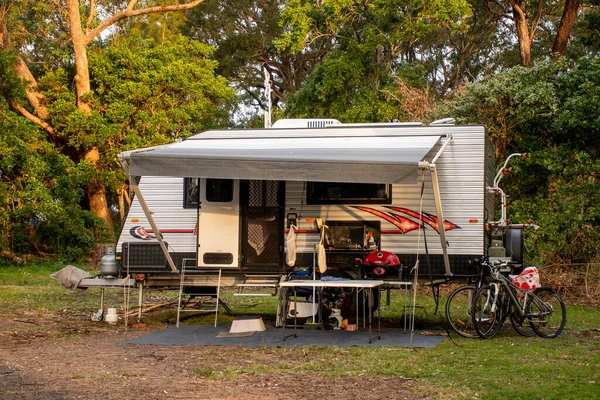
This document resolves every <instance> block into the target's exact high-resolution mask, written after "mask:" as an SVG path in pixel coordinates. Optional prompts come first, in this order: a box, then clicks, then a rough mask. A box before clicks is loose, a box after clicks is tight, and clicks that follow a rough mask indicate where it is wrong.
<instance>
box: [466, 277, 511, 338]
mask: <svg viewBox="0 0 600 400" xmlns="http://www.w3.org/2000/svg"><path fill="white" fill-rule="evenodd" d="M496 290H497V289H496V288H495V287H494V286H491V285H485V286H483V287H481V288H480V289H479V290H478V291H477V293H475V298H474V299H473V305H472V310H471V314H472V315H473V326H474V328H475V331H476V332H477V334H478V335H479V337H481V338H483V339H488V338H491V337H493V336H494V335H496V334H497V333H498V331H499V330H500V327H501V326H502V322H503V320H504V318H503V317H502V304H500V302H501V297H502V296H496Z"/></svg>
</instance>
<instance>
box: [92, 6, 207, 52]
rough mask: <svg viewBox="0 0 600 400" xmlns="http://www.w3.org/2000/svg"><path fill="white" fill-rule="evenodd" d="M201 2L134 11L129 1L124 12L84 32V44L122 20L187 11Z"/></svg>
mask: <svg viewBox="0 0 600 400" xmlns="http://www.w3.org/2000/svg"><path fill="white" fill-rule="evenodd" d="M202 1H204V0H193V1H191V2H189V3H184V4H173V5H170V6H156V7H148V8H140V9H137V10H134V7H135V4H136V3H137V0H131V1H130V2H129V4H128V5H127V8H126V9H125V11H122V12H120V13H117V14H115V15H113V16H112V17H110V18H109V19H107V20H106V21H104V22H102V23H101V24H100V25H98V26H97V27H95V28H94V29H92V30H88V31H86V34H85V44H86V45H87V44H88V43H89V42H90V41H92V39H94V38H95V37H96V36H98V35H99V34H100V33H102V32H103V31H104V30H105V29H107V28H109V27H111V26H112V25H114V24H116V23H117V22H119V21H121V20H123V19H127V18H131V17H135V16H137V15H146V14H153V13H164V12H171V11H182V10H189V9H191V8H194V7H196V6H197V5H198V4H200V3H202Z"/></svg>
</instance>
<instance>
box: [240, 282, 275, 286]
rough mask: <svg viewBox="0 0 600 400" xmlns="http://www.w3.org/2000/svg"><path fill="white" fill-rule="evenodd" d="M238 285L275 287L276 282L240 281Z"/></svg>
mask: <svg viewBox="0 0 600 400" xmlns="http://www.w3.org/2000/svg"><path fill="white" fill-rule="evenodd" d="M236 286H237V287H275V286H277V283H276V282H268V283H267V282H265V283H238V284H237V285H236Z"/></svg>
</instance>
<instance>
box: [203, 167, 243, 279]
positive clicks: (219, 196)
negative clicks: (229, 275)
mask: <svg viewBox="0 0 600 400" xmlns="http://www.w3.org/2000/svg"><path fill="white" fill-rule="evenodd" d="M239 234H240V181H239V180H233V179H209V178H201V179H200V204H199V207H198V242H197V245H198V250H197V258H196V260H197V266H198V267H199V268H239V265H240V264H239V242H240V240H239Z"/></svg>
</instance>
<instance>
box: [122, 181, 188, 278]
mask: <svg viewBox="0 0 600 400" xmlns="http://www.w3.org/2000/svg"><path fill="white" fill-rule="evenodd" d="M129 184H130V185H131V187H132V188H133V191H134V192H135V195H136V196H137V198H138V201H139V202H140V205H141V206H142V209H143V210H144V214H145V215H146V218H147V219H148V222H149V223H150V226H151V227H152V230H153V231H154V235H156V239H157V240H158V243H159V244H160V248H161V249H162V251H163V254H164V255H165V258H166V259H167V263H168V264H169V266H170V267H171V271H173V272H177V273H179V270H178V269H177V267H176V266H175V263H174V262H173V259H172V258H171V255H170V254H169V249H167V246H166V245H165V242H164V240H163V237H162V234H161V233H160V231H159V230H158V226H157V225H156V222H155V221H154V217H152V212H151V211H150V208H148V204H147V203H146V200H145V199H144V196H143V195H142V192H141V190H140V188H139V186H138V185H137V183H136V182H135V178H133V177H132V178H131V179H130V180H129Z"/></svg>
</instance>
